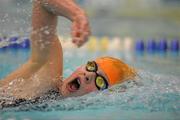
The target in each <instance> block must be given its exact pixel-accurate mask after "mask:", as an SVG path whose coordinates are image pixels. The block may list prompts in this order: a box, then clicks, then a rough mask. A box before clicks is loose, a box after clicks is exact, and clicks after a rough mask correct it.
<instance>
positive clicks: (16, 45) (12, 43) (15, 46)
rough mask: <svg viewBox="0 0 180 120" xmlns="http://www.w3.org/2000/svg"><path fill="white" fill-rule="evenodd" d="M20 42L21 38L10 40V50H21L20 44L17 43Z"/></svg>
mask: <svg viewBox="0 0 180 120" xmlns="http://www.w3.org/2000/svg"><path fill="white" fill-rule="evenodd" d="M18 40H19V37H11V38H9V40H8V42H9V43H10V45H9V46H8V48H11V49H17V48H19V44H18V43H17V41H18Z"/></svg>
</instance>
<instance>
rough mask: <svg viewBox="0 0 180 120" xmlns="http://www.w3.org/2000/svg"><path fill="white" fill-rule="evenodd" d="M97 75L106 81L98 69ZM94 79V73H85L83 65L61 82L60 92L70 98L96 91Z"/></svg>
mask: <svg viewBox="0 0 180 120" xmlns="http://www.w3.org/2000/svg"><path fill="white" fill-rule="evenodd" d="M97 73H98V75H101V76H103V77H104V78H105V79H106V80H108V79H107V77H106V75H105V74H104V72H103V71H102V70H101V69H99V68H98V70H97ZM95 78H96V73H95V72H89V71H87V70H86V65H83V66H81V67H79V68H78V69H77V70H76V71H75V72H73V73H72V75H71V76H69V77H68V78H67V79H65V80H64V81H63V85H62V87H61V88H60V92H61V94H62V95H63V96H65V97H70V96H81V95H84V94H87V93H90V92H93V91H97V90H98V88H97V86H96V84H95Z"/></svg>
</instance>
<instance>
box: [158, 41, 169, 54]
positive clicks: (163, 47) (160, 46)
mask: <svg viewBox="0 0 180 120" xmlns="http://www.w3.org/2000/svg"><path fill="white" fill-rule="evenodd" d="M167 49H168V45H167V40H166V39H165V38H163V39H160V41H159V42H158V50H159V51H160V52H166V51H167Z"/></svg>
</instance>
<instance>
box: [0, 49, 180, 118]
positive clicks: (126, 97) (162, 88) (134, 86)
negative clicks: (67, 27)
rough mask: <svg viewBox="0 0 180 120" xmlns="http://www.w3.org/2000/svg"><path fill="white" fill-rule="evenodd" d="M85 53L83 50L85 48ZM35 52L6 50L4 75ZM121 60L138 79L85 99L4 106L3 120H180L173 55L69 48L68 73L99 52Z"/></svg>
mask: <svg viewBox="0 0 180 120" xmlns="http://www.w3.org/2000/svg"><path fill="white" fill-rule="evenodd" d="M82 51H83V52H82ZM29 54H30V50H28V49H27V50H15V49H14V50H5V51H0V61H1V62H0V78H1V79H2V78H3V77H4V76H6V75H7V74H8V73H10V72H11V71H13V70H15V69H16V68H17V67H18V66H20V65H21V64H22V63H24V62H25V61H26V60H27V59H28V57H29ZM102 55H111V56H114V57H118V58H121V59H122V60H123V61H125V62H126V63H128V64H130V65H131V66H133V67H135V68H136V69H137V70H138V75H139V76H138V77H137V78H136V79H137V80H136V82H131V81H128V82H125V83H123V84H120V85H116V86H114V87H112V88H110V89H108V90H105V91H103V92H93V93H90V94H88V95H85V96H81V97H72V98H67V99H61V100H53V99H52V100H45V101H43V102H41V103H37V104H22V105H19V106H17V107H11V108H4V109H0V120H4V119H7V120H19V119H24V120H38V119H44V120H132V119H133V120H160V119H161V120H179V119H180V62H179V61H180V57H179V54H172V53H163V54H162V53H156V54H147V53H141V54H139V53H133V52H129V53H123V52H119V51H116V52H108V53H106V52H96V53H94V52H88V51H84V50H78V49H75V50H71V51H69V50H65V51H64V77H67V76H68V75H69V74H71V73H72V72H73V70H74V69H76V68H77V67H78V66H79V65H81V64H84V63H86V61H87V60H90V59H94V58H96V57H97V56H102Z"/></svg>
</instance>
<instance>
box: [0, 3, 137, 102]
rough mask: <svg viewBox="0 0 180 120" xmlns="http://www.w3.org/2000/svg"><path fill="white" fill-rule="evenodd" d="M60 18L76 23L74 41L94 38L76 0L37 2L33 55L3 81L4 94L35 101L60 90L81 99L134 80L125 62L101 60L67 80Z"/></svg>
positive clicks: (87, 65)
mask: <svg viewBox="0 0 180 120" xmlns="http://www.w3.org/2000/svg"><path fill="white" fill-rule="evenodd" d="M57 16H64V17H66V18H67V19H69V20H70V21H72V42H73V43H74V44H75V45H77V46H78V47H81V46H82V45H83V44H84V43H85V42H86V41H87V39H88V36H89V35H90V27H89V22H88V19H87V17H86V15H85V12H84V11H83V10H82V9H81V8H80V7H79V6H78V5H76V3H75V2H74V0H34V1H33V12H32V32H31V47H32V48H31V50H32V51H31V56H30V58H29V60H28V61H27V62H26V63H25V64H24V65H22V66H21V67H20V68H18V69H17V70H16V71H14V72H12V73H11V74H9V75H8V76H7V77H5V78H4V79H3V80H1V81H0V89H1V90H2V91H1V94H3V95H5V96H13V97H15V98H16V99H26V100H31V99H35V98H37V97H39V96H43V94H46V93H47V92H48V91H50V90H52V89H53V90H56V91H58V92H59V94H60V95H62V96H63V97H69V96H81V95H84V94H87V93H90V92H93V91H98V90H100V91H101V90H104V89H107V88H109V87H111V86H112V85H115V84H118V83H122V82H124V81H126V80H129V79H133V78H134V77H135V75H136V73H135V70H134V69H133V68H130V67H129V66H128V65H127V64H125V63H123V62H122V61H121V60H119V59H116V58H112V57H100V58H97V59H95V60H93V61H89V62H87V64H85V65H82V66H80V67H79V68H78V69H77V70H75V71H74V72H73V73H72V75H70V77H68V78H66V79H65V80H63V78H62V73H63V70H62V69H63V53H62V47H61V44H60V42H59V39H58V36H57V33H56V26H57Z"/></svg>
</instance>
